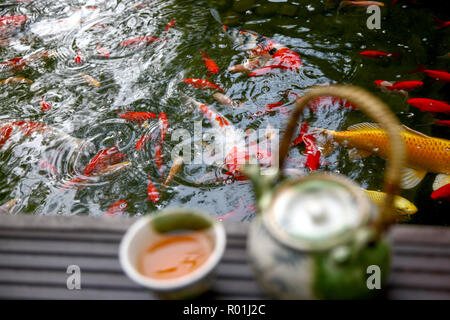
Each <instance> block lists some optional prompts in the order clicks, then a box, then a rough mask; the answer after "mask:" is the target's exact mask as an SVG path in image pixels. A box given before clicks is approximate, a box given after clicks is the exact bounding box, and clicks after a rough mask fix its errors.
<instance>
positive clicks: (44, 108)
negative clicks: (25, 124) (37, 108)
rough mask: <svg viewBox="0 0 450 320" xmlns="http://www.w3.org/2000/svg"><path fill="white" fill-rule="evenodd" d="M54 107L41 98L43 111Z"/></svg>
mask: <svg viewBox="0 0 450 320" xmlns="http://www.w3.org/2000/svg"><path fill="white" fill-rule="evenodd" d="M51 108H52V106H51V105H50V104H49V103H48V102H47V101H45V100H41V112H45V111H48V110H50V109H51Z"/></svg>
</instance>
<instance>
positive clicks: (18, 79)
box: [0, 76, 33, 84]
mask: <svg viewBox="0 0 450 320" xmlns="http://www.w3.org/2000/svg"><path fill="white" fill-rule="evenodd" d="M18 83H26V84H33V81H32V80H30V79H28V78H25V77H22V76H16V77H9V78H7V79H4V80H2V81H0V84H18Z"/></svg>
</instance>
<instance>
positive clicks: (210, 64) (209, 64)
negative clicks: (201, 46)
mask: <svg viewBox="0 0 450 320" xmlns="http://www.w3.org/2000/svg"><path fill="white" fill-rule="evenodd" d="M201 54H202V57H203V63H204V64H205V67H206V69H207V70H208V71H209V73H210V74H218V73H219V72H220V70H219V66H218V65H217V63H216V62H215V61H214V60H211V59H210V58H209V57H208V55H207V54H206V52H205V51H204V50H202V51H201Z"/></svg>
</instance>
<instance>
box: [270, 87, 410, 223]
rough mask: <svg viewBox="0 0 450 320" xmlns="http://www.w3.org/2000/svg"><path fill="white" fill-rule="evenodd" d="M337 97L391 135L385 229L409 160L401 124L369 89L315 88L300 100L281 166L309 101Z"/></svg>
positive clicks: (283, 145)
mask: <svg viewBox="0 0 450 320" xmlns="http://www.w3.org/2000/svg"><path fill="white" fill-rule="evenodd" d="M321 96H335V97H339V98H343V99H347V100H349V101H350V102H351V103H352V104H354V105H355V106H356V107H358V108H359V109H361V111H363V112H364V113H365V114H367V115H368V116H369V117H370V118H372V119H373V120H375V121H376V122H378V123H379V124H380V126H381V128H383V129H384V130H385V131H386V132H387V135H388V138H389V148H390V150H389V153H388V164H387V170H386V173H385V177H384V192H386V198H385V201H384V204H383V206H382V208H381V215H380V219H379V220H378V221H376V225H377V229H379V230H384V229H386V228H387V227H388V226H389V225H390V224H391V223H392V222H393V216H392V212H391V210H392V203H393V200H394V196H395V195H396V194H397V192H398V190H399V183H400V173H401V170H402V168H403V163H404V161H405V159H406V153H405V145H404V142H403V139H402V137H401V134H400V123H399V121H398V119H397V118H396V116H395V115H394V114H393V113H392V112H391V110H390V109H389V107H388V106H387V105H386V104H385V103H383V102H382V101H381V100H380V99H378V98H377V97H375V96H373V95H372V94H370V93H369V92H367V91H365V90H363V89H361V88H359V87H354V86H346V85H334V86H326V87H325V86H323V87H313V88H311V89H310V90H309V91H308V92H307V93H306V95H305V96H304V97H302V99H301V100H299V101H297V103H296V105H295V109H294V111H293V113H292V115H291V117H290V119H289V122H288V125H287V128H286V132H285V133H284V136H283V139H282V140H281V144H280V150H279V165H280V168H283V166H284V161H285V160H286V157H287V154H288V152H289V148H290V146H291V141H292V137H293V135H294V131H295V130H296V128H297V119H298V118H299V116H300V115H301V114H302V111H303V109H304V108H305V106H306V105H307V104H308V102H309V101H310V100H311V99H313V98H316V97H321Z"/></svg>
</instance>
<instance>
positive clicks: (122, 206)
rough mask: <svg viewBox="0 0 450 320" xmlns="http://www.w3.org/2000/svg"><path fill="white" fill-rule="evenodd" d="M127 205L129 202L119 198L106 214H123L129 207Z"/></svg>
mask: <svg viewBox="0 0 450 320" xmlns="http://www.w3.org/2000/svg"><path fill="white" fill-rule="evenodd" d="M127 206H128V202H126V201H125V200H118V201H116V202H114V203H113V204H112V205H111V206H110V207H109V209H108V211H106V215H110V216H112V215H122V214H123V213H124V212H125V210H126V209H127Z"/></svg>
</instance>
